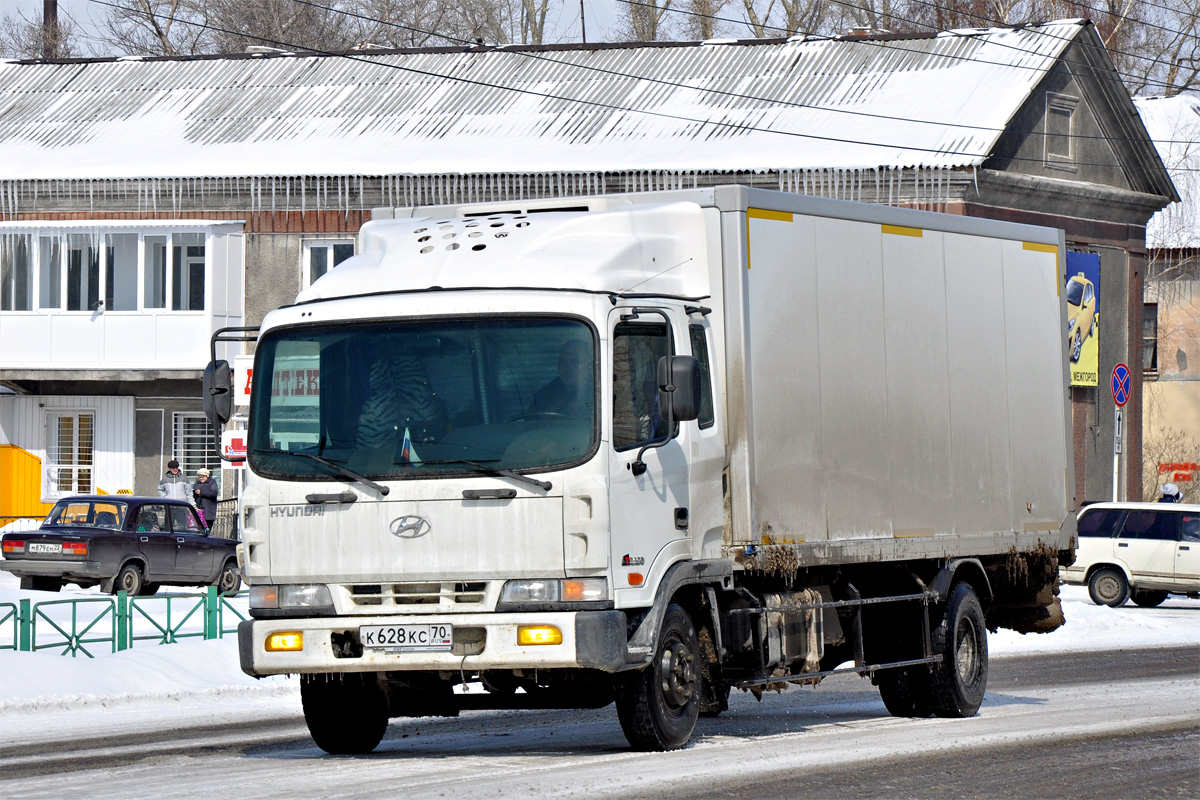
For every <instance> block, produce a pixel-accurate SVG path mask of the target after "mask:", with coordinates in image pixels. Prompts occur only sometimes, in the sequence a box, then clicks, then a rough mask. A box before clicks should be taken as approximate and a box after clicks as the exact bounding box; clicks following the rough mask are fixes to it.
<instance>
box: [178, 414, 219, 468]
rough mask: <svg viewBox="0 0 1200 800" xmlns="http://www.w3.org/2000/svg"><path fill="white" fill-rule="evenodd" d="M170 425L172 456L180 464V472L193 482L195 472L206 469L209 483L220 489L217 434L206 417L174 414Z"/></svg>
mask: <svg viewBox="0 0 1200 800" xmlns="http://www.w3.org/2000/svg"><path fill="white" fill-rule="evenodd" d="M173 422H174V424H173V425H172V427H173V429H174V435H173V436H172V437H171V441H172V446H173V450H172V452H171V455H172V457H173V458H175V460H177V461H178V462H179V471H180V472H181V473H183V475H184V476H186V478H187V479H188V481H190V482H193V483H194V482H195V480H196V471H197V470H199V469H201V468H204V469H207V470H209V471H211V472H212V478H211V480H213V481H216V482H217V485H218V486H220V481H221V458H220V456H218V455H217V447H216V441H217V433H216V430H215V429H214V428H213V426H212V425H211V424H209V421H208V418H207V417H205V416H204V415H203V414H198V413H191V412H187V413H184V412H176V414H175V415H174V420H173Z"/></svg>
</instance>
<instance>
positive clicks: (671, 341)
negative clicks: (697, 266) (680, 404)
mask: <svg viewBox="0 0 1200 800" xmlns="http://www.w3.org/2000/svg"><path fill="white" fill-rule="evenodd" d="M630 312H631V314H632V315H633V318H634V319H636V318H637V316H638V315H640V314H657V315H658V316H660V317H662V318H663V321H664V322H666V323H667V363H670V361H671V359H672V358H674V357H675V328H674V327H673V326H672V325H671V317H670V315H668V314H667V312H666V311H663V310H662V309H659V308H631V309H630ZM660 388H661V389H662V391H664V392H667V393H670V392H674V391H675V385H674V384H669V385H668V386H666V387H660ZM674 405H675V404H674V403H667V420H666V421H667V432H666V434H665V435H663V436H662V437H660V438H658V439H655V440H654V441H652V442H647V443H646V444H644V445H642V449H641V450H639V451H638V454H637V458H635V459H634V460H633V463H632V464H630V465H629V469H630V471H631V472H633V474H634V476H635V477H636V476H638V475H643V474H645V472H646V462H645V461H643V460H642V456H643V455H645V454H646V451H647V450H653V449H657V448H659V447H663V446H664V445H666V444H667V443H668V442H670V441H671V434H672V433H673V432H674V430H675V414H674Z"/></svg>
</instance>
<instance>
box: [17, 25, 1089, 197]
mask: <svg viewBox="0 0 1200 800" xmlns="http://www.w3.org/2000/svg"><path fill="white" fill-rule="evenodd" d="M1086 25H1087V23H1086V22H1082V21H1078V20H1075V21H1061V22H1055V23H1049V24H1046V25H1041V26H1036V27H1027V28H1021V29H987V30H971V31H952V32H947V33H942V34H939V35H938V36H936V37H912V38H902V37H885V38H881V39H875V38H851V37H846V38H841V39H833V40H812V41H805V40H799V39H793V40H786V41H784V40H778V41H770V42H722V43H703V44H688V45H681V46H644V47H600V48H586V47H583V46H578V47H572V48H561V49H559V48H549V49H540V50H537V49H519V48H501V49H477V50H456V51H445V50H442V51H418V52H397V53H387V54H367V53H355V54H351V55H347V56H314V55H287V56H271V57H262V58H247V57H231V58H205V59H192V60H158V59H156V60H139V59H119V60H115V61H109V60H106V61H85V62H76V63H16V62H0V179H9V180H21V179H78V178H137V177H192V176H202V175H208V176H214V175H215V176H259V175H261V176H269V175H300V174H309V175H313V174H321V175H355V174H360V175H388V174H438V173H477V172H482V173H496V172H505V173H514V172H516V173H520V172H547V171H551V172H552V171H558V170H563V171H575V170H608V171H616V170H637V169H656V170H672V169H680V170H694V169H712V170H767V169H804V168H813V167H822V168H875V167H906V166H925V167H959V166H970V165H977V164H979V163H981V162H982V161H983V160H984V159H985V158H986V157H987V155H988V154H989V153H990V151H991V148H992V146H993V145H994V143H995V141H996V139H997V137H998V136H999V135H1000V132H1001V130H1002V129H1003V127H1004V126H1005V124H1006V123H1007V122H1008V121H1009V119H1010V118H1011V117H1012V115H1013V114H1014V113H1015V112H1016V111H1017V109H1018V108H1020V106H1021V104H1022V103H1023V102H1024V101H1025V99H1026V98H1027V97H1028V96H1029V94H1030V92H1031V91H1032V90H1033V88H1034V87H1035V86H1036V85H1037V83H1038V82H1039V81H1040V80H1041V79H1042V78H1043V77H1044V76H1045V74H1046V72H1047V70H1049V69H1050V68H1051V67H1052V66H1053V64H1054V63H1055V61H1056V60H1057V59H1058V58H1059V57H1060V56H1061V55H1062V53H1063V52H1064V50H1065V49H1066V48H1067V47H1068V46H1069V44H1070V43H1071V42H1072V41H1073V40H1074V39H1075V37H1076V36H1077V35H1078V34H1079V33H1080V32H1081V31H1082V30H1083V29H1084V27H1085V26H1086Z"/></svg>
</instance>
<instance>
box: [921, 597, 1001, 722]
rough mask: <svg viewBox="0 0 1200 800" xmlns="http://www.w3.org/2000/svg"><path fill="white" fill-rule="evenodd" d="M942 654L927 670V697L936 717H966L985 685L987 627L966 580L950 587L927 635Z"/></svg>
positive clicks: (975, 707)
mask: <svg viewBox="0 0 1200 800" xmlns="http://www.w3.org/2000/svg"><path fill="white" fill-rule="evenodd" d="M931 639H932V642H931V644H932V645H933V652H934V653H935V654H939V655H941V657H942V662H941V663H940V664H935V665H934V666H933V669H932V670H931V672H930V690H931V691H930V701H931V703H932V705H933V713H935V714H937V715H938V716H939V717H970V716H973V715H974V714H975V712H976V711H978V710H979V706H980V705H982V704H983V693H984V690H985V689H986V688H987V675H988V651H987V628H986V626H985V624H984V620H983V607H982V606H980V604H979V597H978V596H977V595H976V594H975V590H974V589H972V588H971V585H970V584H969V583H964V582H961V581H960V582H958V583H956V584H954V586H953V587H952V588H951V589H950V596H949V597H948V598H947V599H946V605H945V611H944V613H943V615H942V619H941V621H940V622H939V623H938V626H937V628H936V629H934V631H933V635H932V637H931Z"/></svg>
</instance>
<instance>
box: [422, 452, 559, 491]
mask: <svg viewBox="0 0 1200 800" xmlns="http://www.w3.org/2000/svg"><path fill="white" fill-rule="evenodd" d="M421 463H422V464H468V465H470V466H472V467H475V468H476V469H478V470H481V471H482V472H486V473H488V474H489V475H499V476H501V477H503V478H515V479H516V480H519V481H523V482H524V483H530V484H533V485H534V486H536V487H538V488H539V489H542V490H544V491H547V492H548V491H550V489H552V488H553V486H554V484H552V483H550V481H539V480H538V479H537V478H531V477H530V476H528V475H522V474H521V473H519V472H514V471H512V470H511V469H503V468H501V467H489V466H488V465H487V464H484V463H483V462H480V461H471V460H469V459H466V458H443V459H440V460H438V461H422V462H421Z"/></svg>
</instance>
